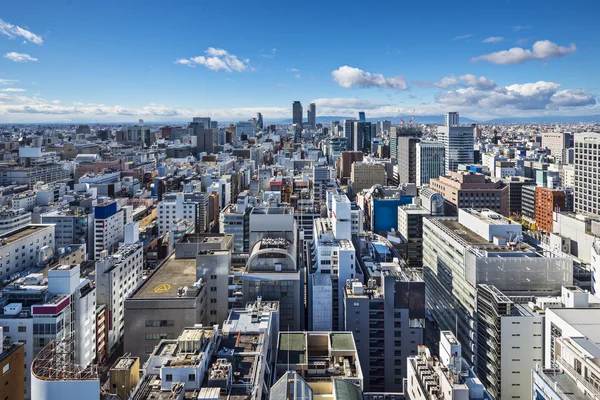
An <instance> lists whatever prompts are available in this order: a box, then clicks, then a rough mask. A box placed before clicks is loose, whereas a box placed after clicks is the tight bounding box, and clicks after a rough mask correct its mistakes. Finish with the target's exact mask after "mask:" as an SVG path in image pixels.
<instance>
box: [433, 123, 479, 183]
mask: <svg viewBox="0 0 600 400" xmlns="http://www.w3.org/2000/svg"><path fill="white" fill-rule="evenodd" d="M438 139H439V140H440V141H441V142H442V143H444V148H445V150H446V175H448V174H449V173H450V172H451V171H456V170H457V169H458V165H459V164H472V163H473V153H474V148H473V145H474V139H473V127H472V126H460V124H459V116H458V113H457V112H449V113H447V114H446V124H445V125H444V126H438Z"/></svg>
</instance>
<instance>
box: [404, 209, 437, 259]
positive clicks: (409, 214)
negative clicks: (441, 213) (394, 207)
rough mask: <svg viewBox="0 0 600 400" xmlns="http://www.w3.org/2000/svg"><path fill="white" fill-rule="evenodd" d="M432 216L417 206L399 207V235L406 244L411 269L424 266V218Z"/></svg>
mask: <svg viewBox="0 0 600 400" xmlns="http://www.w3.org/2000/svg"><path fill="white" fill-rule="evenodd" d="M430 215H431V212H430V211H429V210H427V209H426V208H424V207H421V206H418V205H416V204H410V205H407V206H400V207H398V233H399V234H400V236H401V237H402V239H403V240H404V241H405V243H406V263H407V264H408V266H409V267H411V268H421V267H422V265H423V217H428V216H430Z"/></svg>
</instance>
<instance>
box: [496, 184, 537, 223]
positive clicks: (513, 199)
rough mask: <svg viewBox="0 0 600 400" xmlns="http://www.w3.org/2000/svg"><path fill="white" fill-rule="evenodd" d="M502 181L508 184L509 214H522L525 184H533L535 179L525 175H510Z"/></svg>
mask: <svg viewBox="0 0 600 400" xmlns="http://www.w3.org/2000/svg"><path fill="white" fill-rule="evenodd" d="M502 181H503V182H504V184H505V185H506V186H508V214H509V215H518V214H521V209H522V193H523V186H526V185H532V184H533V180H532V179H529V178H525V177H524V176H509V177H507V178H504V179H503V180H502Z"/></svg>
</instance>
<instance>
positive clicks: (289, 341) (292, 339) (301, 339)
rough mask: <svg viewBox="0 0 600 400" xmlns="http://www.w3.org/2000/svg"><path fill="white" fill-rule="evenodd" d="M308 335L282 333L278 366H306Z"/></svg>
mask: <svg viewBox="0 0 600 400" xmlns="http://www.w3.org/2000/svg"><path fill="white" fill-rule="evenodd" d="M306 351H307V350H306V334H305V333H280V334H279V351H278V352H277V364H288V360H289V364H306V361H307V356H306Z"/></svg>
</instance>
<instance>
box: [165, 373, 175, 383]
mask: <svg viewBox="0 0 600 400" xmlns="http://www.w3.org/2000/svg"><path fill="white" fill-rule="evenodd" d="M165 381H167V382H172V381H173V375H171V374H167V375H165Z"/></svg>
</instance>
